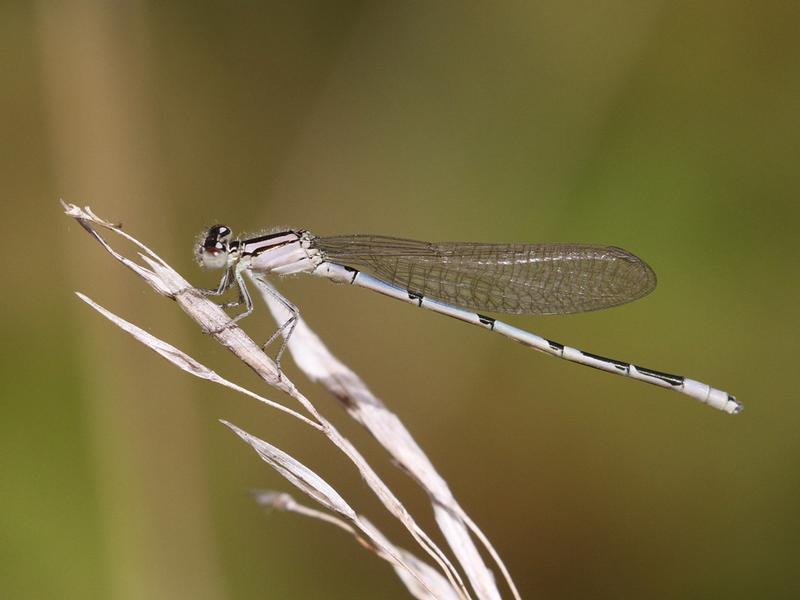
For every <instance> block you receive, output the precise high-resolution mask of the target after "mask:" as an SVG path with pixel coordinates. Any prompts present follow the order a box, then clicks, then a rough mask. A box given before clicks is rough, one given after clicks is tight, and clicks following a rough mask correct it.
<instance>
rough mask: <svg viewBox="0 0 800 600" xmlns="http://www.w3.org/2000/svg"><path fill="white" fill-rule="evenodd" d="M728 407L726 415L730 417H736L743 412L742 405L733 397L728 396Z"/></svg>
mask: <svg viewBox="0 0 800 600" xmlns="http://www.w3.org/2000/svg"><path fill="white" fill-rule="evenodd" d="M728 406H730V409H728V413H729V414H732V415H738V414H739V413H740V412H742V411H743V410H744V404H742V403H741V402H739V401H738V400H737V399H736V397H735V396H731V395H730V394H728Z"/></svg>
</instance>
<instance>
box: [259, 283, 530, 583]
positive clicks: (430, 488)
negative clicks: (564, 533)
mask: <svg viewBox="0 0 800 600" xmlns="http://www.w3.org/2000/svg"><path fill="white" fill-rule="evenodd" d="M251 279H252V280H253V281H254V283H255V284H256V286H257V287H258V288H259V290H261V291H262V297H263V299H264V301H265V302H266V303H267V305H268V306H269V308H270V311H271V312H272V314H273V317H274V318H275V321H276V322H278V323H282V322H284V321H285V320H286V319H287V318H288V316H289V313H288V311H287V310H286V308H285V307H284V306H283V305H282V304H281V303H279V302H277V301H275V294H274V293H272V288H271V286H270V285H269V284H268V283H267V282H265V281H264V280H262V279H259V278H251ZM288 347H289V351H290V352H291V354H292V358H293V359H294V361H295V363H296V364H297V365H298V367H300V369H301V370H302V371H303V372H304V373H305V374H306V375H307V376H308V377H309V378H310V379H312V380H313V381H317V382H319V383H321V384H322V385H323V386H324V387H325V388H326V389H327V390H328V391H329V392H330V393H331V394H333V395H334V396H335V397H336V398H337V399H338V400H339V401H340V402H341V403H342V404H343V405H344V407H345V409H346V410H347V412H348V413H349V414H350V415H351V416H352V417H353V418H354V419H356V420H357V421H359V422H360V423H362V424H363V425H364V427H366V428H367V429H368V430H369V431H370V433H372V435H373V436H375V438H376V439H377V440H378V442H380V443H381V445H383V447H384V448H386V450H387V451H388V452H389V453H390V454H391V455H392V457H393V458H394V459H395V460H396V461H397V462H398V463H399V464H400V465H401V466H402V468H403V469H404V470H405V471H407V472H408V473H409V474H410V475H411V476H412V477H413V478H414V479H415V480H416V481H417V482H418V483H419V485H420V486H421V487H422V488H423V489H424V490H425V491H426V492H427V493H428V495H429V496H430V497H431V499H432V501H433V508H434V514H435V517H436V522H437V524H438V525H439V528H440V529H441V531H442V533H443V534H444V536H445V538H446V539H447V541H448V543H449V545H450V547H451V549H452V550H453V552H454V553H455V555H456V557H457V558H458V560H459V563H460V564H461V566H462V567H463V568H464V572H465V573H466V574H467V577H468V578H469V580H470V583H471V584H472V587H473V589H474V590H475V593H476V594H477V595H478V597H479V598H490V599H495V598H500V592H499V590H498V589H497V584H496V582H495V579H494V576H493V575H492V572H491V571H490V570H489V569H488V568H487V567H486V565H485V563H484V562H483V560H482V558H481V555H480V552H478V549H477V548H476V547H475V544H474V543H473V541H472V538H471V537H470V535H469V532H470V531H472V532H473V533H474V534H475V535H476V537H478V539H479V540H480V541H481V543H482V544H483V545H484V547H486V548H487V551H488V552H489V553H490V554H491V556H492V558H493V559H494V561H495V563H496V564H497V565H498V567H499V568H500V570H501V572H502V573H503V575H504V577H505V580H506V582H507V584H508V586H509V589H510V590H511V593H512V595H513V596H514V597H515V598H520V596H519V592H518V591H517V589H516V586H515V585H514V582H513V581H512V579H511V576H510V574H509V572H508V570H507V568H506V567H505V565H504V564H503V562H502V560H501V559H500V556H499V555H498V554H497V552H496V551H495V549H494V547H493V546H492V545H491V543H490V542H489V540H488V539H487V538H486V536H485V535H484V534H483V532H481V531H480V529H479V528H478V527H477V525H475V523H474V522H473V521H472V520H471V519H470V518H469V517H468V516H467V514H466V513H465V512H464V510H463V509H462V508H461V506H460V505H459V504H458V502H457V501H456V499H455V497H454V496H453V494H452V492H451V490H450V488H449V486H448V485H447V482H446V481H445V480H444V479H443V478H442V477H441V476H440V475H439V474H438V473H437V471H436V469H435V468H434V466H433V464H432V463H431V461H430V460H429V459H428V457H427V456H426V455H425V453H424V452H423V451H422V449H421V448H420V447H419V445H418V444H417V443H416V441H415V440H414V438H413V437H412V436H411V434H410V433H409V431H408V430H407V429H406V427H405V426H404V425H403V423H402V422H401V421H400V419H399V418H397V416H396V415H395V414H394V413H392V412H391V411H390V410H389V409H388V408H386V406H385V405H384V404H383V403H382V402H381V401H380V400H379V399H378V398H377V397H376V396H375V395H374V394H373V393H372V392H371V391H370V389H369V388H368V387H367V385H366V384H365V383H364V382H363V380H362V379H361V378H360V377H359V376H358V375H356V374H355V373H354V372H353V371H352V370H351V369H350V368H348V367H347V366H346V365H345V364H344V363H342V362H341V361H340V360H339V359H337V358H336V357H335V356H333V354H332V353H331V352H330V351H329V350H328V348H327V347H326V346H325V344H323V343H322V341H321V340H320V338H319V337H318V336H317V335H316V334H315V333H314V332H313V331H312V330H311V329H310V328H309V326H308V324H307V323H306V322H305V320H304V319H303V318H302V317H300V318H298V322H297V324H296V326H295V330H294V332H293V334H292V336H291V337H290V338H289V340H288Z"/></svg>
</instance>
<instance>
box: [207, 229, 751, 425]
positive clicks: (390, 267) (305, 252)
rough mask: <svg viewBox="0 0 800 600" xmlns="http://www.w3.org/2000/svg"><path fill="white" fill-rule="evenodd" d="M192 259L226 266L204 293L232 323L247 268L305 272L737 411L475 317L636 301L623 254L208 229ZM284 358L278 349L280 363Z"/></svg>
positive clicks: (632, 262) (640, 274)
mask: <svg viewBox="0 0 800 600" xmlns="http://www.w3.org/2000/svg"><path fill="white" fill-rule="evenodd" d="M197 257H198V260H199V262H200V264H201V265H202V266H204V267H206V268H212V269H225V274H224V275H223V277H222V280H221V281H220V283H219V286H218V287H217V289H216V290H210V291H208V293H211V294H217V295H219V294H222V293H224V292H225V291H226V290H227V289H228V288H230V287H235V288H236V289H237V290H238V293H239V299H238V300H237V301H234V302H229V303H227V304H225V305H224V306H235V305H238V304H242V303H243V304H244V305H245V310H244V311H243V312H242V313H241V314H239V315H237V316H236V317H235V318H234V319H233V322H236V321H238V320H239V319H242V318H244V317H246V316H247V315H249V314H250V313H251V312H252V311H253V302H252V300H251V298H250V294H249V293H248V291H247V286H246V285H245V281H244V278H243V273H244V272H245V271H250V272H251V273H252V274H253V275H256V276H257V277H260V276H263V275H266V274H268V273H275V274H278V275H289V274H294V273H311V274H313V275H317V276H320V277H326V278H328V279H330V280H332V281H335V282H339V283H349V284H352V285H357V286H360V287H364V288H367V289H370V290H373V291H376V292H380V293H381V294H385V295H386V296H391V297H392V298H397V299H398V300H403V301H405V302H409V303H411V304H415V305H416V306H419V307H420V308H427V309H429V310H432V311H435V312H438V313H442V314H445V315H448V316H451V317H454V318H456V319H459V320H461V321H466V322H467V323H472V324H473V325H478V326H480V327H484V328H485V329H489V330H491V331H495V332H497V333H500V334H502V335H504V336H506V337H509V338H511V339H513V340H516V341H518V342H521V343H522V344H524V345H526V346H530V347H531V348H533V349H535V350H539V351H541V352H544V353H546V354H550V355H552V356H556V357H558V358H563V359H565V360H568V361H571V362H575V363H579V364H582V365H586V366H589V367H594V368H596V369H600V370H602V371H607V372H609V373H615V374H617V375H623V376H625V377H630V378H631V379H636V380H638V381H644V382H646V383H651V384H654V385H658V386H660V387H665V388H668V389H671V390H674V391H676V392H680V393H682V394H686V395H687V396H691V397H692V398H695V399H697V400H699V401H701V402H703V403H706V404H709V405H711V406H713V407H714V408H717V409H719V410H722V411H725V412H727V413H730V414H736V413H738V412H740V411H741V410H742V405H741V404H740V403H739V402H738V401H737V400H736V398H734V397H733V396H731V395H729V394H728V393H727V392H723V391H722V390H718V389H716V388H713V387H711V386H709V385H707V384H705V383H701V382H699V381H695V380H693V379H689V378H688V377H684V376H682V375H673V374H670V373H664V372H661V371H655V370H653V369H648V368H645V367H641V366H638V365H634V364H631V363H628V362H625V361H621V360H616V359H613V358H605V357H603V356H598V355H596V354H592V353H589V352H584V351H583V350H578V349H577V348H572V347H570V346H565V345H564V344H560V343H558V342H554V341H552V340H548V339H545V338H543V337H540V336H538V335H535V334H533V333H529V332H527V331H524V330H522V329H518V328H516V327H512V326H511V325H509V324H507V323H503V322H502V321H499V320H497V319H495V318H493V317H490V316H487V315H484V314H482V313H483V311H486V312H497V313H507V314H525V315H563V314H570V313H579V312H586V311H591V310H599V309H602V308H608V307H611V306H617V305H619V304H624V303H626V302H630V301H632V300H636V299H637V298H641V297H642V296H644V295H646V294H648V293H649V292H651V291H652V290H653V289H654V288H655V285H656V276H655V273H653V270H652V269H651V268H650V267H649V266H648V265H647V263H645V262H644V261H643V260H642V259H640V258H638V257H637V256H634V255H633V254H631V253H630V252H628V251H626V250H623V249H622V248H617V247H614V246H599V245H591V244H482V243H472V242H445V243H432V242H419V241H414V240H406V239H400V238H393V237H384V236H377V235H345V236H332V237H318V236H315V235H313V234H312V233H310V232H308V231H304V230H298V231H280V232H277V233H271V234H269V235H262V236H259V237H254V238H250V239H243V240H239V239H234V238H233V235H232V232H231V230H230V228H228V227H226V226H225V225H215V226H213V227H211V228H210V229H209V230H208V232H207V233H206V235H205V237H204V238H203V240H202V241H201V243H200V244H199V245H198V247H197ZM367 272H369V273H371V274H369V273H367ZM276 297H277V296H276ZM278 299H279V300H280V301H281V302H283V303H284V305H286V307H287V308H289V310H290V312H291V314H292V317H290V318H289V320H288V321H287V322H286V323H284V324H283V325H282V326H281V327H280V329H279V330H278V331H277V332H276V333H275V335H273V336H272V337H271V338H270V340H269V341H268V342H267V344H269V343H270V342H271V341H272V340H273V339H275V337H276V336H277V335H278V334H283V335H284V338H285V339H288V338H289V336H290V335H291V332H292V330H293V329H294V324H295V323H296V320H297V315H298V312H297V308H296V307H295V306H294V305H292V304H291V303H289V302H288V300H286V299H285V298H283V297H278ZM478 311H481V312H478ZM265 346H266V344H265ZM282 351H283V347H282V348H281V349H280V350H279V352H278V356H277V361H278V364H280V362H279V361H280V354H281V353H282Z"/></svg>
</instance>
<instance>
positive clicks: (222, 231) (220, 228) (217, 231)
mask: <svg viewBox="0 0 800 600" xmlns="http://www.w3.org/2000/svg"><path fill="white" fill-rule="evenodd" d="M232 233H233V232H232V231H231V228H230V227H228V226H227V225H214V226H213V227H212V228H211V229H209V230H208V238H209V239H212V238H213V239H215V240H220V241H223V242H227V241H228V240H230V239H231V234H232Z"/></svg>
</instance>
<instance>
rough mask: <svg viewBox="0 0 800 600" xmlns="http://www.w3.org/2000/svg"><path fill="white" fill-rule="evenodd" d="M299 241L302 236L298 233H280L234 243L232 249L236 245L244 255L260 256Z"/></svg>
mask: <svg viewBox="0 0 800 600" xmlns="http://www.w3.org/2000/svg"><path fill="white" fill-rule="evenodd" d="M299 239H300V234H298V233H297V232H296V231H278V232H276V233H270V234H268V235H262V236H259V237H255V238H250V239H248V240H241V241H239V242H234V243H233V244H231V247H232V248H233V247H235V246H234V244H235V245H237V246H240V247H241V249H242V254H243V255H246V256H258V255H259V254H261V253H262V252H265V251H267V250H271V249H273V248H279V247H281V246H285V245H287V244H291V243H293V242H296V241H298V240H299Z"/></svg>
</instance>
